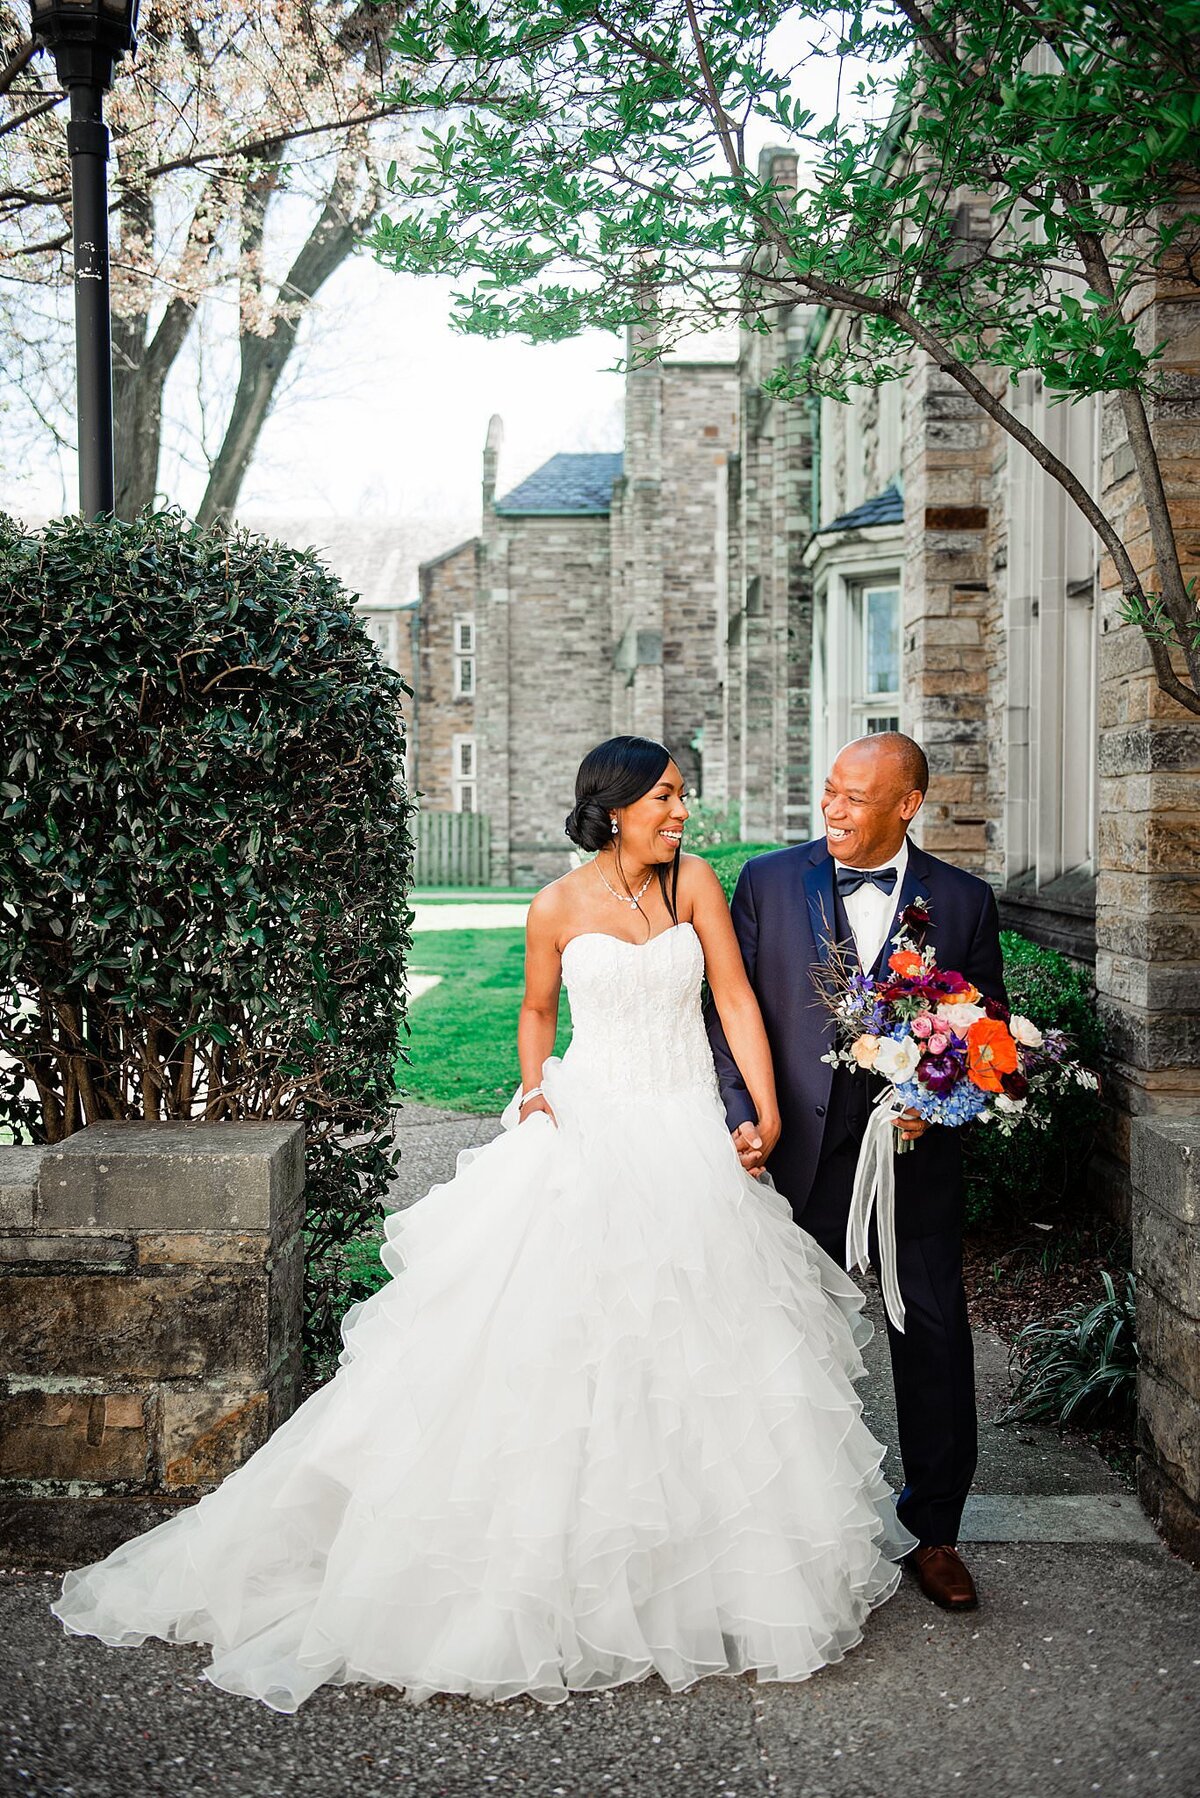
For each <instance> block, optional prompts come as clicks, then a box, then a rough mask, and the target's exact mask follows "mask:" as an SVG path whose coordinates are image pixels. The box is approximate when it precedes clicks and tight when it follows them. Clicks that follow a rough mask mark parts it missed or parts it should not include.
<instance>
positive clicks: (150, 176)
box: [0, 0, 402, 523]
mask: <svg viewBox="0 0 1200 1798" xmlns="http://www.w3.org/2000/svg"><path fill="white" fill-rule="evenodd" d="M401 10H402V9H401V6H400V5H398V4H391V3H390V0H382V3H380V4H373V3H372V0H324V3H320V4H318V3H317V0H262V3H261V4H258V5H254V6H249V5H245V4H242V5H234V6H229V5H226V4H223V3H222V0H154V3H152V4H150V5H148V6H144V7H143V8H142V14H141V20H140V24H139V31H138V50H137V54H136V56H135V57H134V58H133V59H132V61H129V62H125V63H122V64H121V65H120V67H119V70H118V75H117V79H116V82H115V84H114V86H113V90H112V93H111V95H110V96H109V100H108V104H107V108H106V112H107V116H108V120H109V124H110V127H111V130H112V138H113V162H112V165H111V194H112V229H113V251H112V270H113V311H114V320H113V362H114V369H113V388H114V394H113V398H114V411H115V432H116V451H117V512H118V514H119V515H120V516H122V517H131V516H132V515H133V514H134V513H135V512H137V511H138V510H139V509H140V508H141V507H142V506H144V505H147V504H150V503H152V502H153V501H154V499H155V497H156V494H157V492H158V487H159V465H160V460H161V453H162V446H163V420H164V410H163V407H164V394H165V391H166V385H167V381H168V378H169V377H170V375H171V373H172V370H173V369H175V368H176V367H177V365H178V364H179V359H180V357H181V356H182V355H183V354H184V352H185V346H188V345H189V344H194V342H195V327H196V324H197V319H198V316H199V313H200V309H201V308H202V307H203V306H204V305H205V303H206V302H210V303H211V302H212V301H213V300H214V299H220V298H222V297H226V298H228V299H229V300H231V301H233V300H236V318H237V330H236V368H235V369H234V368H233V367H232V365H233V363H234V361H235V357H234V355H233V354H232V353H231V354H230V355H229V356H228V357H227V358H226V362H227V363H228V364H229V365H230V369H229V373H230V379H229V380H228V382H227V384H226V387H225V391H224V393H223V394H222V396H221V398H222V400H223V405H221V406H220V407H219V410H221V412H222V414H223V416H222V423H221V428H220V430H219V432H218V434H217V438H216V441H215V443H212V444H209V445H207V446H204V445H202V446H201V448H202V453H203V454H204V460H205V461H206V462H207V465H208V484H207V488H206V491H205V493H204V497H203V500H202V502H201V505H200V511H199V517H200V519H201V521H202V522H206V523H208V522H214V521H217V520H221V519H225V518H227V517H228V516H229V514H230V512H231V510H232V508H233V506H234V504H235V503H236V500H237V496H238V492H239V490H240V487H241V484H242V481H243V478H244V476H245V473H246V469H247V467H248V466H249V463H250V459H251V457H252V455H253V453H254V449H255V446H256V444H257V442H258V439H259V436H260V433H261V431H262V428H263V425H264V423H265V421H266V419H267V417H268V415H269V413H270V410H271V407H272V404H273V403H274V401H275V399H276V397H277V395H278V392H279V386H280V381H281V378H282V377H283V374H284V371H285V369H286V367H287V365H288V362H289V358H291V357H292V355H293V352H294V350H295V347H296V342H297V336H298V333H299V331H300V327H301V325H302V323H303V321H304V320H305V318H306V316H308V315H309V314H310V312H311V309H312V303H313V300H314V298H315V296H316V295H317V294H318V293H319V291H320V289H321V288H322V286H323V285H324V284H325V282H326V281H328V279H329V277H330V276H331V275H332V274H333V273H334V271H335V270H336V269H338V268H339V267H340V266H341V264H342V263H343V262H344V261H345V260H346V258H347V257H348V256H349V255H350V254H351V253H352V252H353V251H354V250H355V249H357V248H358V247H360V246H361V243H362V240H363V236H364V233H365V231H366V229H367V227H368V225H369V223H370V221H371V220H372V218H373V217H374V215H375V212H376V209H377V207H378V204H379V199H380V194H381V178H380V177H381V168H382V163H381V162H380V161H379V158H378V154H377V151H378V146H377V145H376V144H375V142H374V134H375V133H377V132H378V130H379V129H380V128H381V125H383V124H385V123H386V122H387V121H392V120H395V119H396V118H397V116H398V114H399V112H400V111H401V108H400V106H399V105H398V104H397V103H396V102H395V101H393V100H391V99H389V98H387V97H386V95H385V94H384V92H383V87H384V83H385V80H386V78H387V75H388V72H389V69H391V68H392V67H393V65H394V52H393V51H392V50H391V49H390V47H389V45H388V32H389V30H390V29H391V27H392V26H393V25H394V24H395V22H396V20H397V19H398V17H399V16H400V13H401ZM27 35H28V8H27V6H26V5H25V4H23V3H18V0H0V66H2V67H3V75H2V76H0V93H2V94H4V95H5V98H4V100H3V101H0V106H2V107H4V108H5V109H6V111H5V112H4V114H3V116H0V341H5V342H6V347H7V349H8V352H9V353H8V354H6V356H5V358H4V360H5V363H6V367H7V375H8V379H7V382H6V390H5V391H4V392H3V399H4V403H5V407H6V410H7V411H8V412H9V415H10V423H9V428H10V432H12V431H15V430H19V429H20V428H21V426H22V424H24V426H25V428H26V430H27V431H32V432H34V433H36V434H44V433H45V432H47V431H53V432H55V433H56V434H57V435H58V436H59V437H60V439H62V440H64V441H65V440H66V436H67V425H66V423H65V421H66V420H68V419H69V418H70V417H71V415H72V401H71V390H70V385H69V383H70V378H71V373H72V370H73V358H72V357H71V355H70V354H69V351H68V348H67V346H68V345H69V342H70V320H69V303H70V299H69V296H70V282H71V270H70V224H69V209H70V186H69V175H68V163H67V156H66V144H65V136H64V131H63V124H62V118H61V115H60V112H59V110H58V109H59V103H60V101H61V99H62V94H61V92H60V90H59V89H58V88H57V85H56V77H55V73H54V69H53V65H52V64H51V63H50V61H49V59H48V58H46V57H38V58H35V59H33V60H29V57H28V45H27V44H23V43H22V39H23V38H26V37H27ZM23 59H24V60H23ZM226 311H227V313H229V314H232V313H233V312H234V311H235V308H234V306H233V305H230V306H228V307H227V308H226ZM227 335H228V336H232V333H227ZM230 388H231V389H232V392H230V391H229V389H230Z"/></svg>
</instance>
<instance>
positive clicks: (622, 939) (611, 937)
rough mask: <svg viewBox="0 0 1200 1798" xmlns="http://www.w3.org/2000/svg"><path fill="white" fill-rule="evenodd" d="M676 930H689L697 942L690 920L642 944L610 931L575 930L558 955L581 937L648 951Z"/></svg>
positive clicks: (670, 927)
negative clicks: (602, 939) (599, 938)
mask: <svg viewBox="0 0 1200 1798" xmlns="http://www.w3.org/2000/svg"><path fill="white" fill-rule="evenodd" d="M676 930H690V931H691V933H692V935H693V936H694V937H696V938H697V940H699V933H698V931H697V930H696V926H695V925H694V924H693V923H692V921H691V919H690V918H683V919H681V920H680V922H679V923H678V924H668V925H667V928H666V929H665V930H657V931H655V933H654V935H653V936H648V937H647V938H646V940H645V942H644V943H635V942H632V941H631V940H630V938H629V937H627V936H615V935H614V934H613V932H612V931H611V930H577V931H576V932H575V935H574V936H572V937H568V938H567V940H566V942H565V943H564V944H563V946H562V950H561V952H560V953H561V955H565V954H566V953H567V950H568V949H569V948H570V947H571V944H572V943H577V942H579V940H580V938H581V937H587V936H599V937H605V938H606V939H607V940H608V941H609V942H610V943H624V945H625V947H626V948H627V949H648V948H649V947H650V945H651V943H658V942H661V941H662V939H663V937H665V936H670V935H671V933H672V932H673V931H676Z"/></svg>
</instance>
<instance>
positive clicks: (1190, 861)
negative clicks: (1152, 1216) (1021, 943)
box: [1096, 296, 1200, 1289]
mask: <svg viewBox="0 0 1200 1798" xmlns="http://www.w3.org/2000/svg"><path fill="white" fill-rule="evenodd" d="M1139 328H1140V330H1141V331H1142V332H1143V333H1144V338H1145V341H1146V343H1147V344H1155V343H1158V342H1161V341H1163V340H1165V342H1166V347H1165V349H1164V353H1163V356H1162V359H1161V361H1160V363H1159V371H1160V372H1159V376H1158V379H1159V381H1160V382H1161V383H1162V384H1163V386H1164V387H1165V388H1166V390H1167V397H1163V398H1160V399H1156V400H1154V401H1151V402H1150V421H1151V429H1152V431H1153V434H1154V438H1155V442H1156V444H1157V446H1158V451H1159V456H1160V460H1161V464H1162V470H1163V478H1164V483H1165V487H1166V495H1167V501H1168V505H1169V507H1170V510H1171V515H1172V518H1173V520H1174V521H1175V524H1176V527H1177V539H1178V542H1179V546H1180V550H1181V552H1182V559H1183V563H1184V570H1183V572H1184V578H1185V579H1189V578H1190V577H1192V576H1194V575H1196V574H1197V573H1200V503H1198V502H1197V499H1196V480H1197V474H1198V473H1200V305H1197V304H1196V303H1195V302H1192V303H1191V304H1190V305H1189V304H1185V303H1184V302H1183V301H1181V300H1179V299H1177V298H1174V297H1173V296H1172V297H1171V300H1170V303H1169V304H1167V305H1163V304H1161V303H1160V304H1151V303H1149V301H1147V303H1146V305H1145V309H1144V311H1143V313H1142V317H1141V320H1140V326H1139ZM1101 447H1102V458H1103V459H1102V464H1101V482H1102V500H1103V506H1104V510H1105V513H1106V514H1107V516H1108V517H1110V518H1111V519H1112V520H1113V523H1114V524H1115V525H1116V527H1117V529H1118V530H1119V531H1120V532H1121V533H1122V536H1123V539H1124V541H1125V543H1126V544H1127V545H1128V546H1129V549H1130V553H1131V555H1132V557H1133V561H1134V565H1135V567H1136V568H1137V569H1138V571H1139V573H1141V574H1142V575H1143V578H1144V579H1146V580H1147V581H1148V584H1149V586H1150V588H1151V590H1153V586H1154V566H1153V554H1152V551H1151V547H1150V540H1149V533H1148V529H1147V526H1146V519H1145V514H1144V511H1143V509H1142V507H1141V500H1140V493H1139V488H1138V482H1137V478H1136V475H1135V473H1134V465H1133V459H1132V456H1131V454H1130V450H1129V447H1128V443H1127V440H1126V434H1125V429H1124V425H1123V422H1122V418H1121V414H1120V409H1119V406H1118V404H1117V402H1116V401H1115V399H1114V400H1112V401H1111V402H1110V403H1109V404H1108V406H1107V407H1106V411H1105V417H1104V430H1103V439H1102V446H1101ZM1100 576H1101V601H1100V603H1101V621H1100V622H1101V635H1100V678H1099V732H1100V862H1099V870H1098V879H1097V890H1096V983H1097V988H1098V991H1099V995H1100V1005H1101V1009H1102V1011H1103V1014H1104V1018H1105V1022H1106V1024H1107V1026H1108V1030H1109V1034H1110V1038H1111V1040H1112V1044H1113V1062H1112V1066H1111V1067H1110V1069H1109V1080H1108V1094H1109V1098H1110V1101H1111V1105H1110V1117H1111V1130H1110V1131H1109V1133H1108V1135H1107V1138H1106V1142H1105V1149H1106V1158H1105V1161H1104V1164H1103V1165H1102V1167H1101V1176H1102V1179H1103V1182H1104V1186H1105V1189H1106V1191H1107V1192H1108V1194H1109V1198H1110V1202H1111V1203H1112V1205H1113V1206H1114V1208H1117V1209H1119V1210H1123V1209H1124V1206H1125V1204H1126V1202H1127V1201H1126V1192H1127V1177H1128V1167H1129V1135H1130V1124H1131V1120H1132V1119H1134V1118H1137V1117H1141V1116H1145V1115H1150V1114H1158V1115H1160V1116H1184V1117H1189V1116H1193V1115H1195V1114H1196V1113H1197V1111H1200V718H1197V717H1196V716H1195V715H1194V714H1192V713H1189V712H1185V711H1184V710H1183V708H1182V707H1181V706H1179V705H1177V704H1176V703H1175V701H1174V700H1171V699H1168V698H1167V697H1166V695H1165V694H1164V693H1163V692H1162V691H1161V689H1160V688H1159V686H1158V684H1157V682H1156V680H1155V677H1154V671H1153V668H1152V666H1151V662H1150V652H1149V648H1148V646H1147V644H1146V641H1145V639H1144V638H1143V637H1142V635H1141V633H1140V632H1139V631H1138V630H1136V629H1135V628H1134V627H1132V626H1131V625H1128V624H1124V623H1123V622H1122V620H1121V616H1120V613H1121V594H1120V587H1119V583H1118V581H1117V577H1116V571H1115V569H1114V568H1113V565H1112V562H1111V560H1110V558H1108V557H1107V556H1106V557H1105V558H1104V560H1103V561H1102V562H1101V565H1100ZM1194 1277H1195V1278H1196V1280H1197V1282H1198V1283H1200V1267H1198V1268H1197V1269H1196V1271H1195V1275H1194ZM1198 1289H1200V1288H1198Z"/></svg>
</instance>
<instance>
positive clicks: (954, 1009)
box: [937, 1004, 987, 1036]
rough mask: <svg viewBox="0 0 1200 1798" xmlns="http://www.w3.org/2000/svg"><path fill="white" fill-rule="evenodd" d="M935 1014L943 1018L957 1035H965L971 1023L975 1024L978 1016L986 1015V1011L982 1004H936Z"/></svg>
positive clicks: (978, 1018) (984, 1016)
mask: <svg viewBox="0 0 1200 1798" xmlns="http://www.w3.org/2000/svg"><path fill="white" fill-rule="evenodd" d="M937 1015H938V1017H939V1018H945V1020H946V1022H947V1024H949V1026H950V1028H951V1030H953V1031H954V1032H955V1033H956V1034H957V1035H958V1036H965V1035H966V1034H967V1031H968V1030H969V1029H970V1028H971V1025H972V1024H977V1023H978V1022H979V1020H980V1018H986V1017H987V1012H986V1011H985V1010H984V1009H983V1006H982V1005H948V1004H947V1005H939V1006H938V1008H937Z"/></svg>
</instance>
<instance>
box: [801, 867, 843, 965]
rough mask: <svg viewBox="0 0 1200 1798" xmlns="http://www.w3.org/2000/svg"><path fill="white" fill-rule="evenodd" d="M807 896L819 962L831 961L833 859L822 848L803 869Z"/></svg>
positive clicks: (834, 926)
mask: <svg viewBox="0 0 1200 1798" xmlns="http://www.w3.org/2000/svg"><path fill="white" fill-rule="evenodd" d="M804 897H805V900H806V902H807V904H808V919H809V924H810V926H811V928H812V939H813V943H814V945H815V947H816V951H817V960H818V961H828V960H829V956H830V950H831V948H832V946H833V943H834V940H835V932H836V925H835V922H834V915H835V909H836V908H835V902H834V885H833V857H832V856H831V855H830V853H829V851H828V850H827V849H825V848H824V846H822V848H821V850H819V851H818V853H817V854H816V856H815V857H814V859H813V860H812V861H811V862H810V863H809V865H808V867H807V868H805V870H804Z"/></svg>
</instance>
